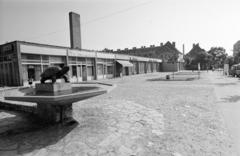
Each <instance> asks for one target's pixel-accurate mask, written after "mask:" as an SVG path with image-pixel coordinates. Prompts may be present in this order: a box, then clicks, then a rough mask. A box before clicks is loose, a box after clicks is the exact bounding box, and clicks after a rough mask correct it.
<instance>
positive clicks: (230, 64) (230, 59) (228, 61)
mask: <svg viewBox="0 0 240 156" xmlns="http://www.w3.org/2000/svg"><path fill="white" fill-rule="evenodd" d="M225 63H226V64H229V67H231V66H232V65H234V64H236V63H235V61H234V57H233V56H228V57H227V58H226V59H225Z"/></svg>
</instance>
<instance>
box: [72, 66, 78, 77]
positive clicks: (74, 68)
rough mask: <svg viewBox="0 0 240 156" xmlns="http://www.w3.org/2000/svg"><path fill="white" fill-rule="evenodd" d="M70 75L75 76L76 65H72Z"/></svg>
mask: <svg viewBox="0 0 240 156" xmlns="http://www.w3.org/2000/svg"><path fill="white" fill-rule="evenodd" d="M72 76H77V66H72Z"/></svg>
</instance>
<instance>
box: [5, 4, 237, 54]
mask: <svg viewBox="0 0 240 156" xmlns="http://www.w3.org/2000/svg"><path fill="white" fill-rule="evenodd" d="M239 6H240V1H239V0H51V1H50V0H0V44H4V43H6V42H11V41H15V40H20V41H27V42H36V43H43V44H52V45H59V46H67V47H70V36H69V20H68V13H69V12H70V11H73V12H76V13H78V14H80V16H81V32H82V36H81V37H82V48H83V49H93V50H102V49H104V48H109V49H114V50H116V49H124V48H132V47H141V46H150V45H155V46H158V45H160V43H161V42H163V43H166V42H167V41H170V42H176V46H177V48H178V49H179V50H180V51H182V45H183V44H184V45H185V53H187V52H188V51H189V50H190V49H191V48H192V44H193V43H199V45H200V46H201V47H202V48H204V49H205V50H209V49H210V48H211V47H216V46H217V47H219V46H220V47H224V48H225V49H226V52H227V53H228V54H229V55H232V49H233V44H234V43H235V42H237V41H238V40H240V21H239V15H240V9H239Z"/></svg>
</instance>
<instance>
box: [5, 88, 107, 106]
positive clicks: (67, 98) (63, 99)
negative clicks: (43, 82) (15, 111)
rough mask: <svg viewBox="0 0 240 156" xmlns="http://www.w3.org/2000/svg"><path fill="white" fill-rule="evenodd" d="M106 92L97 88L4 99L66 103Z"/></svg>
mask: <svg viewBox="0 0 240 156" xmlns="http://www.w3.org/2000/svg"><path fill="white" fill-rule="evenodd" d="M104 93H107V90H104V89H98V90H92V91H85V92H77V93H72V94H67V95H55V96H54V95H53V96H6V97H4V99H5V100H12V101H23V102H33V103H46V104H54V105H59V104H66V103H73V102H77V101H81V100H84V99H87V98H90V97H93V96H97V95H101V94H104Z"/></svg>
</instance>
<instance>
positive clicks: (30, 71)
mask: <svg viewBox="0 0 240 156" xmlns="http://www.w3.org/2000/svg"><path fill="white" fill-rule="evenodd" d="M30 78H32V79H33V80H35V69H34V68H28V79H30Z"/></svg>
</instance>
